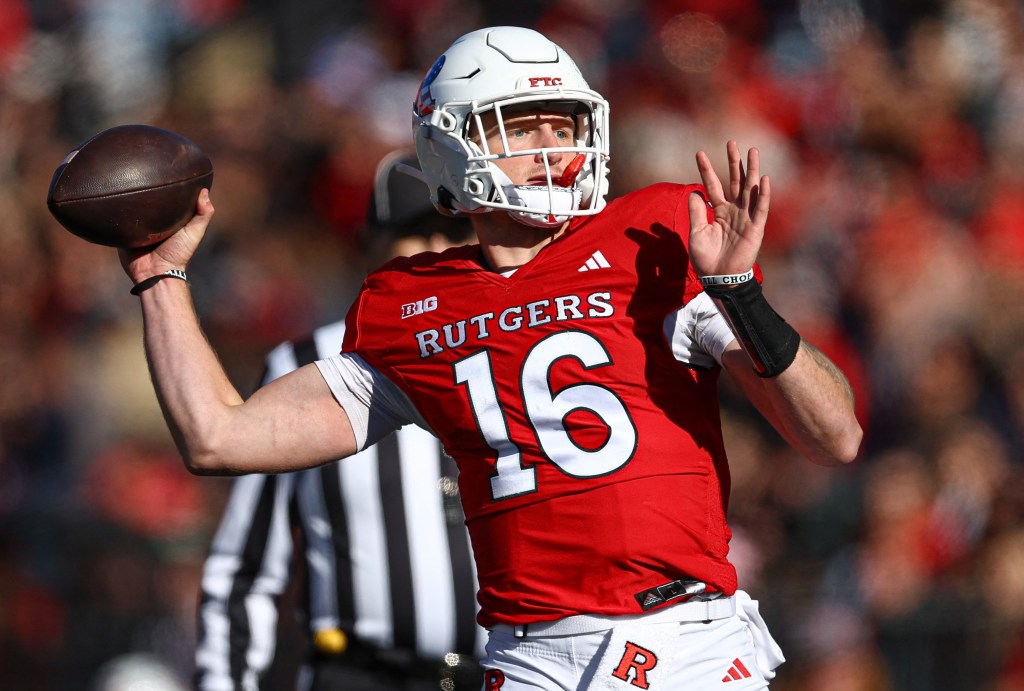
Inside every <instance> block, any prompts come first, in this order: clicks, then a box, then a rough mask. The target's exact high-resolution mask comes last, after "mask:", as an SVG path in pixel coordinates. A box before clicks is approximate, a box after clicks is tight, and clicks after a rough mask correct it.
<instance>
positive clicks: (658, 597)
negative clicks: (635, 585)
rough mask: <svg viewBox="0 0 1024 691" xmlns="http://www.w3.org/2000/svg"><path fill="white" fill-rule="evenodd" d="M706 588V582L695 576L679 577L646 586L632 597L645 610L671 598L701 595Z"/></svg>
mask: <svg viewBox="0 0 1024 691" xmlns="http://www.w3.org/2000/svg"><path fill="white" fill-rule="evenodd" d="M707 589H708V584H707V583H705V582H704V581H698V580H697V579H696V578H681V579H679V580H676V581H670V582H669V583H664V584H662V585H657V586H654V587H653V588H648V589H647V590H641V591H640V592H639V593H637V594H636V595H634V596H633V597H635V598H636V601H637V602H638V603H639V604H640V609H642V610H643V611H645V612H646V611H647V610H650V609H654V608H655V607H657V606H658V605H662V604H665V603H666V602H669V601H671V600H678V599H679V598H681V597H685V598H691V597H693V596H695V595H702V594H704V593H705V592H707Z"/></svg>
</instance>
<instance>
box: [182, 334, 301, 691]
mask: <svg viewBox="0 0 1024 691" xmlns="http://www.w3.org/2000/svg"><path fill="white" fill-rule="evenodd" d="M295 366H296V362H295V353H294V349H293V347H292V346H291V344H289V343H283V344H281V345H279V346H278V347H277V348H275V349H274V350H273V351H271V352H270V353H269V354H268V355H267V361H266V371H265V373H264V376H263V379H262V381H261V382H260V385H261V386H262V385H265V384H267V383H268V382H270V381H272V380H273V379H276V378H277V377H279V376H281V375H283V374H285V373H287V372H289V371H291V370H293V369H295ZM294 493H295V477H294V476H292V475H245V476H242V477H238V478H236V479H235V480H234V482H233V484H232V486H231V496H230V498H229V499H228V503H227V507H226V508H225V511H224V515H223V517H222V518H221V522H220V526H219V527H218V529H217V533H216V535H215V536H214V539H213V543H212V545H211V547H210V553H209V555H208V556H207V558H206V561H205V562H204V564H203V576H202V581H201V583H200V604H199V621H198V645H197V647H196V678H195V682H196V688H197V689H200V691H236V690H244V691H252V690H255V689H258V688H259V685H260V681H261V679H262V678H263V676H264V675H265V674H266V673H267V670H268V669H269V668H270V665H271V663H272V662H273V659H274V653H275V650H276V641H277V621H278V616H279V613H278V600H279V599H280V597H281V595H282V593H284V591H285V589H286V588H287V587H288V581H289V577H290V573H291V566H292V559H293V556H294V555H293V544H292V513H291V510H290V505H291V503H292V500H293V498H294V497H293V495H294Z"/></svg>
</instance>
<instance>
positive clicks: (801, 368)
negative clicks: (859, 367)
mask: <svg viewBox="0 0 1024 691" xmlns="http://www.w3.org/2000/svg"><path fill="white" fill-rule="evenodd" d="M722 363H723V365H724V366H725V369H726V371H727V372H728V373H729V376H730V377H731V378H732V379H733V381H735V382H736V384H737V385H738V386H739V388H740V389H741V390H742V391H743V393H744V394H745V395H746V396H747V397H748V398H749V399H750V401H751V402H752V403H753V404H754V405H755V406H756V407H757V409H758V410H759V411H760V412H761V414H762V415H764V416H765V418H766V419H767V420H768V422H770V423H771V424H772V426H773V427H775V429H776V430H777V431H778V432H779V434H781V435H782V437H783V438H784V439H785V440H786V441H787V442H789V443H790V444H791V445H792V446H793V448H795V449H796V450H797V451H799V452H800V453H801V454H802V455H803V456H804V457H806V458H808V459H809V460H811V461H812V462H814V463H817V464H819V465H838V464H841V463H849V462H850V461H852V460H853V459H854V458H856V456H857V451H858V449H859V448H860V442H861V436H862V432H861V427H860V425H859V424H858V422H857V418H856V416H855V415H854V398H853V390H852V389H851V388H850V384H849V382H848V381H847V379H846V377H845V376H844V375H843V373H842V371H841V370H840V369H839V367H837V366H836V364H835V363H833V362H832V361H831V360H830V359H829V358H828V357H826V356H825V354H824V353H822V352H821V351H820V350H818V349H817V348H815V347H814V346H813V345H811V344H810V343H808V342H807V341H801V342H800V346H799V348H798V349H797V352H796V357H795V358H794V359H793V362H792V364H790V365H789V366H788V367H787V368H786V369H785V370H784V371H783V372H781V373H780V374H778V375H776V376H774V377H770V378H765V377H761V376H759V375H758V373H757V372H756V371H755V370H754V368H753V367H751V363H750V358H749V357H748V355H747V354H746V353H745V352H744V351H743V349H742V348H741V347H740V345H739V342H738V341H733V342H732V343H731V344H730V345H729V346H728V347H727V348H726V350H725V353H724V354H723V355H722Z"/></svg>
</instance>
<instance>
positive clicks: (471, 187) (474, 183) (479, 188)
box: [466, 178, 486, 197]
mask: <svg viewBox="0 0 1024 691" xmlns="http://www.w3.org/2000/svg"><path fill="white" fill-rule="evenodd" d="M466 191H467V192H469V193H470V194H471V195H473V196H474V197H482V196H484V192H485V191H486V186H485V185H484V183H483V180H480V179H478V178H469V179H467V180H466Z"/></svg>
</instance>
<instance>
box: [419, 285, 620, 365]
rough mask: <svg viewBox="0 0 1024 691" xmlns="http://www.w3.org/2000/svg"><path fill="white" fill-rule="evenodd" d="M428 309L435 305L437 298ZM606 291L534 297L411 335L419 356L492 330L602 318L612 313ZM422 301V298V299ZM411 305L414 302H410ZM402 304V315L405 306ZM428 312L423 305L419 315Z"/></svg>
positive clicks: (473, 340)
mask: <svg viewBox="0 0 1024 691" xmlns="http://www.w3.org/2000/svg"><path fill="white" fill-rule="evenodd" d="M429 299H433V300H434V303H433V306H432V307H431V308H430V309H436V308H437V298H428V300H429ZM611 299H612V294H611V293H608V292H598V293H591V294H590V295H587V296H586V297H585V298H581V297H580V296H578V295H561V296H559V297H555V298H551V299H550V300H548V299H544V300H537V301H536V302H529V303H527V304H525V305H513V306H512V307H508V308H506V309H504V310H502V311H501V312H498V313H495V312H485V313H483V314H478V315H475V316H473V317H470V318H468V319H460V320H459V321H457V322H452V323H449V324H443V325H442V326H441V328H439V329H427V330H425V331H420V332H418V333H416V334H415V336H416V345H417V347H418V349H419V351H420V358H428V357H430V356H431V355H437V354H438V353H442V352H444V351H445V350H446V349H449V348H458V347H459V346H461V345H464V344H466V343H467V341H470V342H471V344H476V343H478V342H480V341H483V340H485V339H487V338H490V336H491V332H492V330H498V331H508V332H511V331H519V330H520V329H524V328H525V329H533V328H536V327H538V326H542V325H544V324H547V323H549V322H551V321H556V322H564V321H574V320H577V319H605V318H607V317H611V316H612V315H613V314H615V308H614V307H613V306H612V303H611ZM424 302H426V301H424ZM411 304H412V305H415V304H416V303H411ZM409 306H410V305H403V306H402V313H403V318H404V315H405V309H406V307H409ZM424 311H428V310H427V309H426V307H425V306H424V309H423V310H422V311H421V312H416V314H421V313H422V312H424Z"/></svg>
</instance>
